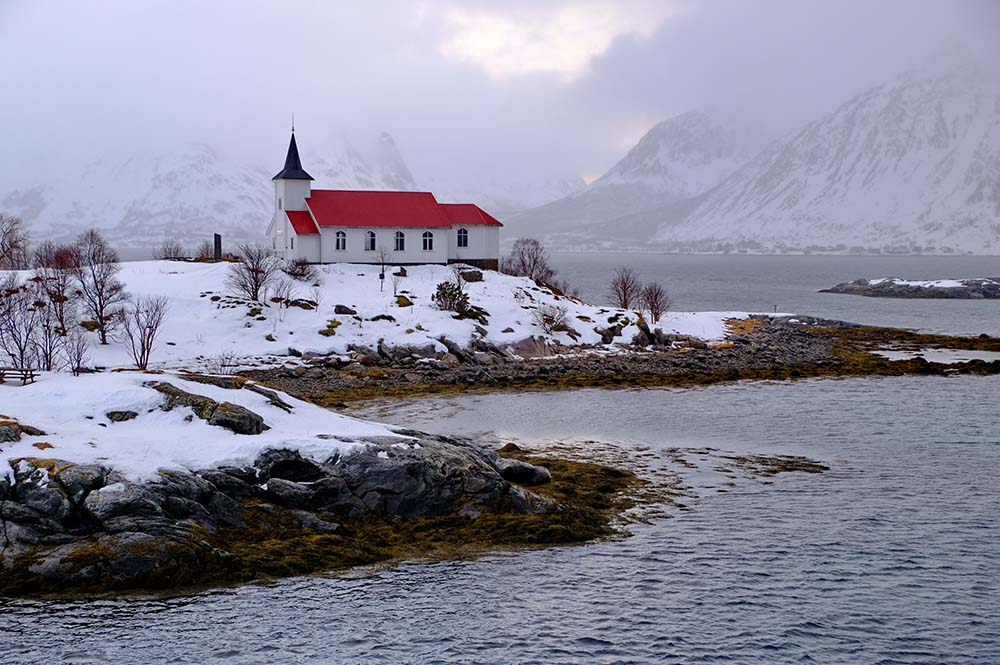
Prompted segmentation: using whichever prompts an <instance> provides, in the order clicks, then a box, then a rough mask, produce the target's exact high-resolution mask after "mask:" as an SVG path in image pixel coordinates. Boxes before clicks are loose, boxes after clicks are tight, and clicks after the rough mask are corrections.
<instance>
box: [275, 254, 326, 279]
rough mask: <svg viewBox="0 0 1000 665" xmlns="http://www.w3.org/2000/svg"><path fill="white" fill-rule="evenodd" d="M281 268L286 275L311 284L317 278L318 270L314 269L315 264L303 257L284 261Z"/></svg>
mask: <svg viewBox="0 0 1000 665" xmlns="http://www.w3.org/2000/svg"><path fill="white" fill-rule="evenodd" d="M281 269H282V270H283V271H284V272H285V274H286V275H288V276H289V277H291V278H292V279H294V280H297V281H299V282H309V283H310V284H311V283H313V282H315V281H316V280H317V279H319V271H318V270H316V266H314V265H313V264H311V263H309V261H307V260H306V259H303V258H298V259H295V260H294V261H286V262H285V265H283V266H282V267H281Z"/></svg>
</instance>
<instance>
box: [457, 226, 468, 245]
mask: <svg viewBox="0 0 1000 665" xmlns="http://www.w3.org/2000/svg"><path fill="white" fill-rule="evenodd" d="M458 246H459V247H468V246H469V231H468V230H467V229H459V230H458Z"/></svg>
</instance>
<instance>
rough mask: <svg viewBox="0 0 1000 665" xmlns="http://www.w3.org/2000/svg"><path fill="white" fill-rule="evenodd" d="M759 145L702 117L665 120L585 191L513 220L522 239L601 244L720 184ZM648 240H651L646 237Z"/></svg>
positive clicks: (745, 134) (690, 114)
mask: <svg viewBox="0 0 1000 665" xmlns="http://www.w3.org/2000/svg"><path fill="white" fill-rule="evenodd" d="M757 148H759V141H758V139H755V138H754V137H752V136H751V135H750V134H749V133H748V132H740V131H734V130H733V128H732V127H731V126H730V125H728V123H724V122H723V121H721V120H720V119H718V118H716V117H714V116H713V115H711V114H709V113H707V112H704V111H691V112H688V113H684V114H681V115H679V116H676V117H673V118H670V119H668V120H665V121H663V122H661V123H659V124H657V125H656V126H654V127H653V128H652V129H650V130H649V131H648V132H647V133H646V134H645V136H643V137H642V139H640V140H639V142H638V143H637V144H636V145H635V146H634V147H633V148H632V149H631V150H629V152H628V154H626V155H625V157H623V158H622V159H621V160H620V161H619V162H618V163H617V164H615V165H614V166H613V167H612V168H611V169H610V170H609V171H608V172H607V173H605V174H604V175H602V176H601V177H600V178H598V179H597V180H595V181H594V182H593V183H591V184H590V186H589V187H587V188H586V189H585V190H583V191H581V192H578V193H575V194H571V195H570V196H567V197H565V198H563V199H560V200H558V201H554V202H552V203H550V204H547V205H544V206H541V207H539V208H535V209H533V210H529V211H526V212H525V213H523V214H521V215H517V216H515V217H513V218H512V219H511V220H510V221H511V224H510V226H511V227H513V229H514V230H515V231H516V232H518V233H521V234H525V235H534V236H536V237H556V238H558V239H559V241H560V242H573V241H574V239H590V240H596V239H600V238H601V236H602V235H603V234H602V233H601V231H600V227H601V225H602V224H603V223H605V222H609V221H612V220H615V219H618V218H621V217H623V216H626V215H630V214H636V213H641V212H643V211H646V210H652V209H657V208H659V207H660V206H671V205H674V204H675V203H677V202H680V201H684V200H686V199H690V198H691V197H693V196H696V195H698V194H701V193H703V192H705V191H707V190H708V189H710V188H712V187H714V186H715V185H717V184H718V183H720V182H721V181H722V180H723V179H724V178H725V177H726V176H728V175H730V174H731V173H733V172H734V171H735V170H736V169H737V168H739V167H740V166H742V165H743V164H744V163H745V162H746V161H747V160H749V159H750V158H751V157H752V156H753V154H754V153H755V151H756V149H757ZM646 237H648V234H647V236H646Z"/></svg>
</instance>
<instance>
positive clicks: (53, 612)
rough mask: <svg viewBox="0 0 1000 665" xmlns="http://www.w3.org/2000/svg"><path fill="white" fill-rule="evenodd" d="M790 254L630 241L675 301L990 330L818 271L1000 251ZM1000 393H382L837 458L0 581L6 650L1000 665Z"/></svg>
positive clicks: (455, 412) (230, 656) (882, 268)
mask: <svg viewBox="0 0 1000 665" xmlns="http://www.w3.org/2000/svg"><path fill="white" fill-rule="evenodd" d="M557 259H558V261H559V263H560V268H561V270H562V271H563V273H564V275H565V276H568V277H570V278H571V279H572V281H574V282H576V283H577V284H579V285H580V286H581V287H582V288H583V289H584V290H585V292H586V291H588V290H589V291H590V292H591V294H597V293H600V292H601V290H602V289H603V286H602V285H603V283H605V282H606V275H607V274H609V273H610V271H611V270H612V269H613V268H614V266H615V265H618V264H619V263H621V262H622V260H623V257H621V256H614V257H603V258H602V257H596V259H595V257H590V260H591V261H594V263H592V264H591V268H590V269H585V268H584V267H583V264H582V263H581V260H580V258H579V257H557ZM827 259H829V261H827ZM802 260H803V261H806V260H807V261H809V262H810V265H811V266H812V267H811V268H810V267H807V266H806V265H805V264H804V263H802V262H801V261H799V259H798V258H795V259H788V258H787V257H687V256H680V257H639V258H636V259H635V263H636V264H637V267H639V268H640V270H641V271H642V272H643V273H644V276H645V277H647V278H652V277H654V276H655V277H656V278H658V279H661V280H663V281H665V282H666V283H668V284H670V286H671V290H672V292H673V294H674V297H675V300H676V303H677V308H678V309H736V308H743V309H750V310H755V309H756V310H767V309H770V308H771V306H772V305H774V304H777V305H778V306H779V308H780V309H784V310H790V311H797V312H804V313H812V314H818V315H823V316H832V317H835V318H844V319H851V320H856V321H863V322H869V323H881V324H889V325H909V326H912V327H924V328H928V329H934V330H947V331H950V332H983V331H988V330H990V328H988V327H985V328H984V326H990V325H992V326H993V328H992V330H993V331H994V332H1000V325H998V324H1000V321H998V314H997V307H998V305H1000V304H998V303H996V302H994V303H951V302H947V303H946V302H941V301H925V302H919V301H883V300H874V299H863V298H853V297H849V296H832V295H825V294H816V293H815V290H816V289H818V288H821V287H823V286H828V285H831V284H834V283H836V282H838V281H844V280H847V279H853V278H855V277H861V276H883V275H888V274H900V275H904V276H906V277H915V278H921V277H928V278H929V277H948V276H972V275H973V274H980V275H981V274H997V273H1000V270H995V269H994V270H990V269H989V267H990V266H991V265H993V262H995V261H996V259H966V258H961V259H941V260H940V265H939V266H938V267H934V266H933V265H932V263H933V262H935V261H937V260H935V259H919V260H911V259H906V260H901V259H895V258H892V259H886V258H867V257H865V258H853V257H803V258H802ZM646 261H648V262H646ZM911 261H915V262H913V263H911ZM813 262H815V263H813ZM855 262H856V263H855ZM925 262H926V263H925ZM892 265H898V266H901V267H900V269H898V270H889V269H888V267H887V266H892ZM722 266H729V268H728V269H729V270H730V273H729V274H728V276H723V275H722V274H721V273H719V270H720V269H721V267H722ZM824 266H826V267H824ZM921 266H923V267H922V268H921ZM956 266H958V267H957V268H956ZM779 267H781V270H779V269H778V268H779ZM574 271H576V272H575V273H574ZM734 280H735V281H734ZM915 303H916V304H915ZM914 307H919V308H920V309H919V310H915V309H912V308H914ZM998 412H1000V377H988V378H981V377H953V378H940V377H930V378H928V377H920V378H916V377H914V378H909V377H908V378H893V379H870V380H849V381H809V382H800V383H795V384H787V383H769V384H764V383H756V384H751V383H748V384H737V385H728V386H714V387H710V388H704V389H693V390H683V391H678V390H645V391H597V390H583V391H576V392H564V393H553V394H524V395H490V396H474V397H467V398H457V399H440V400H420V401H408V402H403V403H398V404H393V405H390V406H388V407H386V406H382V407H379V408H374V407H373V408H371V409H369V411H368V413H369V414H377V416H378V417H380V418H382V419H385V420H391V421H394V422H398V423H402V424H406V425H409V426H414V427H419V428H422V429H425V430H430V431H436V432H445V433H478V432H484V431H492V432H497V433H499V434H501V435H503V436H505V437H512V438H516V439H518V440H522V441H527V442H538V441H565V440H575V441H578V442H581V441H584V440H588V439H594V440H599V441H602V442H605V444H610V445H613V446H616V447H618V448H619V449H621V450H626V451H631V452H632V453H634V454H645V455H650V454H651V455H652V457H650V458H647V459H649V460H650V463H651V464H652V465H654V466H664V467H665V466H666V465H667V464H668V463H667V461H666V454H667V452H668V451H669V450H670V449H674V448H698V447H702V446H709V447H713V448H720V449H724V450H731V451H741V452H765V453H778V454H803V455H808V456H810V457H813V458H816V459H820V460H823V461H825V462H826V463H828V464H830V465H831V467H832V470H831V471H830V472H828V473H825V474H822V475H819V476H811V475H809V476H807V475H785V476H779V477H777V478H776V479H775V482H774V483H773V484H763V483H761V482H757V481H741V482H739V483H738V484H737V486H736V487H732V488H729V487H725V486H723V485H722V484H720V483H719V482H717V481H716V480H712V479H710V478H709V479H705V478H701V477H697V478H695V477H692V478H691V479H689V482H690V483H691V484H694V485H695V486H696V492H697V494H698V496H699V497H700V498H699V499H698V500H697V501H695V502H693V503H692V509H691V510H689V511H678V512H675V513H674V514H673V517H672V518H670V519H660V520H657V521H654V522H652V523H651V524H648V525H640V526H638V527H636V528H634V535H633V536H632V537H631V538H628V539H625V540H621V541H615V542H607V543H599V544H593V545H587V546H581V547H571V548H558V549H549V550H541V551H529V552H520V553H508V554H501V555H495V556H490V557H486V558H483V559H479V560H474V561H459V562H446V563H420V562H411V563H406V564H404V565H400V566H396V567H392V568H379V569H365V570H359V571H353V572H351V573H350V574H348V575H341V576H331V577H310V578H297V579H292V580H286V581H283V582H280V583H277V584H273V585H267V586H249V587H243V588H238V589H227V590H222V591H217V592H208V593H203V594H197V595H193V596H185V597H179V598H170V599H132V600H115V601H110V600H109V601H100V602H58V603H57V602H38V601H4V600H0V640H2V642H0V644H2V649H3V651H2V653H3V662H4V663H29V662H45V663H53V662H68V663H103V662H126V663H154V662H155V663H189V662H199V663H274V662H307V663H387V664H388V663H421V664H423V663H456V664H457V663H545V664H546V665H557V664H560V663H661V662H668V663H670V662H684V663H687V662H699V663H714V662H717V663H761V664H764V663H802V662H814V663H845V664H846V663H944V662H947V663H1000V603H998V602H997V597H998V596H1000V424H998V421H1000V417H998ZM723 489H725V490H726V491H725V492H723V491H720V490H723Z"/></svg>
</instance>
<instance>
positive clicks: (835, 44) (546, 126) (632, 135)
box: [0, 0, 1000, 189]
mask: <svg viewBox="0 0 1000 665" xmlns="http://www.w3.org/2000/svg"><path fill="white" fill-rule="evenodd" d="M998 44H1000V2H994V1H991V0H982V1H973V0H968V1H964V0H948V1H946V0H941V1H940V2H928V1H921V0H895V1H892V0H890V1H880V2H871V1H859V2H845V1H842V0H837V1H831V2H814V1H805V0H787V1H784V0H774V1H766V2H765V1H752V2H751V1H733V2H726V1H721V0H719V1H709V0H704V1H702V0H660V1H655V0H593V1H589V2H588V1H580V2H541V1H533V2H527V1H521V0H503V1H496V2H492V1H487V0H484V1H481V2H474V1H470V2H458V1H448V0H428V1H425V2H391V1H387V2H377V1H373V2H339V1H335V2H327V1H320V0H317V1H315V2H306V1H302V2H295V1H289V0H282V1H280V2H279V1H274V2H262V1H250V0H238V1H236V0H234V1H224V0H211V1H205V2H202V1H197V2H196V1H184V0H170V1H168V0H162V1H158V2H150V1H143V0H119V1H117V2H101V1H99V0H88V1H87V2H79V1H67V2H56V1H47V0H0V99H2V100H3V102H2V104H0V157H2V160H3V165H2V166H0V176H4V177H6V178H8V179H10V178H11V176H10V174H11V173H12V172H15V171H16V172H17V173H18V174H19V175H20V176H22V179H23V177H24V176H26V175H27V176H30V177H34V176H37V177H38V178H39V179H42V178H44V175H45V168H47V166H46V163H47V160H55V161H67V160H68V161H73V160H75V159H77V158H89V157H95V156H98V155H99V154H100V153H101V152H102V151H104V150H105V149H106V146H109V145H125V146H129V147H131V146H135V147H143V148H144V147H147V146H149V147H153V148H158V147H162V146H169V145H170V144H171V143H175V142H178V141H185V140H197V141H209V142H212V143H214V144H217V145H219V146H220V147H222V148H224V149H226V150H228V151H230V152H234V151H236V152H242V153H245V155H246V156H248V157H249V156H252V157H254V158H257V159H270V162H273V164H271V165H273V166H275V167H278V166H280V161H281V158H282V155H283V151H284V147H285V145H286V142H287V132H288V125H289V118H290V115H291V113H292V112H293V111H294V113H295V117H296V125H297V134H298V136H299V140H300V144H302V143H309V144H310V145H318V144H321V142H322V141H323V140H324V139H325V138H327V137H330V136H332V135H337V134H347V135H349V136H350V135H357V136H361V135H371V134H372V133H373V132H375V131H379V130H386V131H388V132H390V133H391V134H393V135H394V136H395V137H396V139H397V142H398V143H399V145H400V147H401V149H402V151H403V153H404V155H405V157H406V159H407V161H408V162H409V163H410V165H411V167H412V168H413V170H414V171H416V172H417V174H418V176H419V175H420V174H421V173H441V172H448V171H449V170H450V171H468V170H472V171H481V172H486V173H488V172H490V171H491V170H493V171H495V172H497V173H503V172H509V171H511V170H514V171H518V172H522V173H538V174H579V175H582V176H586V177H593V176H595V175H598V174H600V173H601V172H602V171H603V170H604V169H606V168H607V167H609V166H610V165H611V164H612V163H613V162H614V161H616V160H617V158H618V157H620V156H621V155H622V154H623V153H624V151H625V150H627V148H628V147H630V146H631V145H632V144H633V143H634V142H635V141H636V140H637V139H638V138H639V137H640V136H641V134H642V133H644V132H645V131H646V130H647V129H648V128H649V127H650V126H651V125H652V124H654V123H655V122H656V121H658V120H661V119H663V118H666V117H669V116H671V115H674V114H677V113H681V112H684V111H686V110H689V109H691V108H695V107H699V106H705V105H717V106H722V107H724V108H728V109H731V110H736V111H738V112H739V113H741V114H743V113H745V114H746V116H747V117H748V118H751V119H753V120H755V121H757V122H759V123H761V126H762V127H764V128H766V129H767V130H768V131H789V130H791V129H793V128H794V127H795V126H797V125H798V124H801V123H802V122H805V121H808V120H810V119H812V117H814V116H815V115H816V114H818V113H820V112H823V111H826V110H829V109H830V108H831V107H832V106H834V105H836V104H838V103H840V102H842V101H844V100H845V99H846V97H847V96H849V95H851V94H853V93H854V92H857V91H859V90H860V89H863V88H864V87H867V86H869V85H873V84H876V83H879V82H880V81H882V80H884V79H885V78H887V77H890V76H893V75H895V74H897V73H898V72H899V71H900V70H903V69H905V68H907V67H910V66H914V65H920V64H921V63H924V62H927V61H928V59H933V58H936V57H938V54H939V53H941V52H943V51H944V50H947V49H954V48H955V47H960V48H961V49H963V50H966V51H970V52H972V53H974V54H976V55H977V56H978V57H980V58H983V59H990V58H993V59H994V60H995V61H1000V51H997V45H998ZM0 189H4V188H3V187H0Z"/></svg>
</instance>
